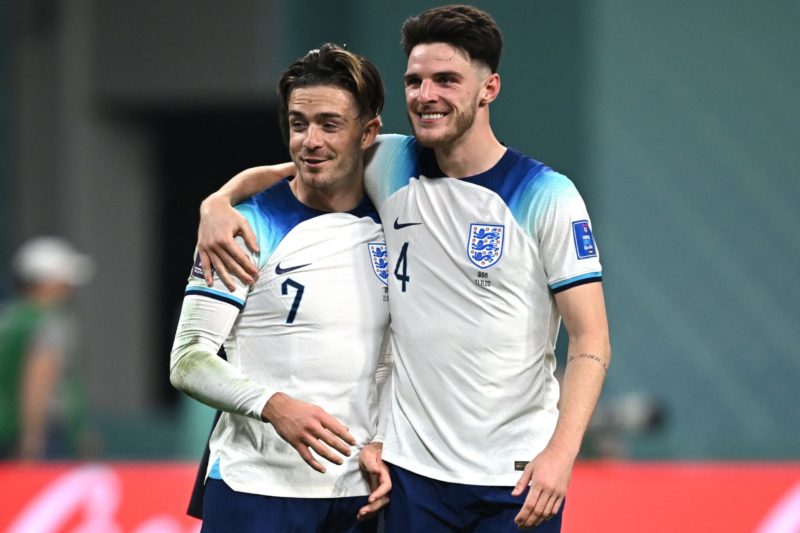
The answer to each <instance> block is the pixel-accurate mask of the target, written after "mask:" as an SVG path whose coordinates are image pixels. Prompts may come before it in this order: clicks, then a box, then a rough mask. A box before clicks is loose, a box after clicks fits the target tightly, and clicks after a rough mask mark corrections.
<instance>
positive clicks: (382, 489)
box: [367, 472, 392, 502]
mask: <svg viewBox="0 0 800 533" xmlns="http://www.w3.org/2000/svg"><path fill="white" fill-rule="evenodd" d="M371 477H373V478H374V479H375V480H376V481H377V482H378V486H377V487H375V489H374V490H373V491H372V492H371V493H370V495H369V498H367V500H368V501H369V502H374V501H377V500H379V499H381V498H383V497H385V496H386V495H387V494H389V491H391V490H392V480H391V477H390V476H389V473H388V472H387V473H386V474H385V475H381V476H378V477H375V476H371Z"/></svg>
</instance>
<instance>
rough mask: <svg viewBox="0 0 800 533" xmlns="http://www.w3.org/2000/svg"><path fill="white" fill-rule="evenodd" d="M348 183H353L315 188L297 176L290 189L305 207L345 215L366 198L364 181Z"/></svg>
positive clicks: (357, 180) (290, 184)
mask: <svg viewBox="0 0 800 533" xmlns="http://www.w3.org/2000/svg"><path fill="white" fill-rule="evenodd" d="M348 181H350V182H352V183H348V184H346V185H339V186H327V187H322V188H314V187H308V186H306V185H304V184H303V182H302V178H301V176H297V177H296V178H295V179H293V180H292V181H291V182H290V183H289V187H290V188H291V189H292V193H293V194H294V196H295V198H297V200H298V201H299V202H300V203H301V204H303V205H306V206H308V207H310V208H312V209H317V210H318V211H330V212H332V213H345V212H347V211H351V210H353V209H355V208H356V207H357V206H358V204H359V203H361V200H362V199H363V198H364V182H363V179H362V178H360V177H359V179H356V180H348Z"/></svg>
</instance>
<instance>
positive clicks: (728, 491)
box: [0, 462, 800, 533]
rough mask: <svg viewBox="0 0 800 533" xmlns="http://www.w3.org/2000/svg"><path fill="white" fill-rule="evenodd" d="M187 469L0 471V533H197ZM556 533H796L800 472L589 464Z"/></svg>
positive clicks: (791, 467) (780, 466)
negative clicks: (560, 532)
mask: <svg viewBox="0 0 800 533" xmlns="http://www.w3.org/2000/svg"><path fill="white" fill-rule="evenodd" d="M194 469H195V466H194V465H193V464H189V463H109V464H53V465H19V464H13V463H0V487H2V493H3V496H2V500H1V501H2V505H0V532H4V533H78V532H80V533H197V532H198V531H199V529H200V523H199V521H197V520H195V519H193V518H190V517H188V516H186V514H185V509H186V504H187V502H188V499H189V493H190V491H191V487H192V483H193V480H194ZM563 531H564V533H584V532H599V533H604V532H613V533H645V532H646V533H660V532H665V533H666V532H675V531H680V532H682V533H687V532H698V533H700V532H702V533H714V532H725V533H735V532H742V533H800V463H685V462H675V463H627V462H589V463H579V464H578V465H577V466H576V467H575V472H574V475H573V479H572V483H571V485H570V489H569V493H568V495H567V508H566V512H565V516H564V526H563Z"/></svg>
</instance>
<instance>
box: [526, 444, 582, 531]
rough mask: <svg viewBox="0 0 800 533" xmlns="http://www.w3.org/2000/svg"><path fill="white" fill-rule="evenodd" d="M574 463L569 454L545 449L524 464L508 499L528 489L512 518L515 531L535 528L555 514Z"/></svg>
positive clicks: (565, 491)
mask: <svg viewBox="0 0 800 533" xmlns="http://www.w3.org/2000/svg"><path fill="white" fill-rule="evenodd" d="M574 463H575V457H574V456H572V455H571V454H569V453H564V452H560V451H558V450H553V449H550V448H549V447H548V448H545V449H544V450H543V451H542V453H540V454H539V455H537V456H536V457H534V458H533V461H531V462H530V463H528V464H527V466H526V467H525V470H524V472H523V473H522V476H521V477H520V478H519V481H517V484H516V486H515V487H514V490H513V491H512V492H511V495H512V496H519V495H521V494H522V493H523V492H524V491H525V488H526V487H528V486H529V485H530V491H529V492H528V496H527V497H526V498H525V503H524V504H523V505H522V509H521V510H520V512H519V513H518V514H517V516H516V518H514V523H515V524H517V527H519V528H520V529H528V528H533V527H536V526H538V525H539V524H541V523H542V522H544V521H545V520H549V519H551V518H552V517H553V516H555V515H556V514H557V513H558V510H559V509H560V508H561V504H562V503H563V501H564V496H566V494H567V486H568V485H569V480H570V478H571V477H572V466H573V464H574Z"/></svg>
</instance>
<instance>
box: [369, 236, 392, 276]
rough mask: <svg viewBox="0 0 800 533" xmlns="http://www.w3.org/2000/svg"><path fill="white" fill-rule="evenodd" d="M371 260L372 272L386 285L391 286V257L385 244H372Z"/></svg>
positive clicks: (370, 246)
mask: <svg viewBox="0 0 800 533" xmlns="http://www.w3.org/2000/svg"><path fill="white" fill-rule="evenodd" d="M367 246H368V247H369V258H370V260H371V261H372V271H373V272H375V275H376V276H378V279H379V280H381V282H382V283H383V284H384V285H388V284H389V256H388V254H387V253H386V243H385V242H370V243H367Z"/></svg>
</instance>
